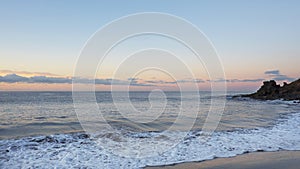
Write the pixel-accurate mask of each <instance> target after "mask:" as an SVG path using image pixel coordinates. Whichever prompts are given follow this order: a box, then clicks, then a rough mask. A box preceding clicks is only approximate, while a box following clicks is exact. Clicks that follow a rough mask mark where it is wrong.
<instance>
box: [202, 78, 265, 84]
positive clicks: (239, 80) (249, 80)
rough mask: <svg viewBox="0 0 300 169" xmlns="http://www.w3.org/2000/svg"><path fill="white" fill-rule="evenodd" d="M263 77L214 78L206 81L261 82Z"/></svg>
mask: <svg viewBox="0 0 300 169" xmlns="http://www.w3.org/2000/svg"><path fill="white" fill-rule="evenodd" d="M264 80H265V79H262V78H258V79H223V78H220V79H216V80H207V81H208V82H217V83H218V82H220V83H221V82H227V83H236V82H261V81H264Z"/></svg>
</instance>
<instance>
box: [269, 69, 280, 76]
mask: <svg viewBox="0 0 300 169" xmlns="http://www.w3.org/2000/svg"><path fill="white" fill-rule="evenodd" d="M265 74H266V75H279V74H280V72H279V70H267V71H265Z"/></svg>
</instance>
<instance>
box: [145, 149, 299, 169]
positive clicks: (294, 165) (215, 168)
mask: <svg viewBox="0 0 300 169" xmlns="http://www.w3.org/2000/svg"><path fill="white" fill-rule="evenodd" d="M159 168H163V169H179V168H185V169H203V168H205V169H227V168H230V169H283V168H285V169H300V151H278V152H255V153H248V154H243V155H238V156H236V157H230V158H217V159H214V160H209V161H203V162H189V163H181V164H176V165H171V166H160V167H147V169H159Z"/></svg>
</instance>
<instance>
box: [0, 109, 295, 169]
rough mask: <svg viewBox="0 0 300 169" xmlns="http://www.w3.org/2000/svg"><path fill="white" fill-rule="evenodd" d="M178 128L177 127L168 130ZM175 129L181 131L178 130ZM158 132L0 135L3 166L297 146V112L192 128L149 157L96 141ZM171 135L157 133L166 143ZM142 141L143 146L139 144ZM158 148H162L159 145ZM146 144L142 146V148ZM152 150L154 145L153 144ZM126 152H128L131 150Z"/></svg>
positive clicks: (136, 164)
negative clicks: (235, 125)
mask: <svg viewBox="0 0 300 169" xmlns="http://www.w3.org/2000/svg"><path fill="white" fill-rule="evenodd" d="M172 134H176V133H172ZM177 134H179V135H180V134H182V133H180V132H178V133H177ZM157 135H159V133H155V132H148V133H133V134H127V135H123V136H121V137H122V138H116V137H112V136H113V135H110V134H108V135H106V136H104V135H103V136H102V137H100V140H98V141H96V140H97V139H95V138H93V137H87V135H85V134H59V135H52V136H38V137H27V138H22V139H15V140H1V141H0V167H1V168H21V167H23V168H30V167H32V168H37V167H41V168H54V167H57V168H70V167H72V168H73V167H88V168H141V167H145V166H155V165H166V164H174V163H180V162H188V161H202V160H208V159H213V158H216V157H231V156H235V155H238V154H243V153H246V152H255V151H277V150H300V113H294V114H288V115H287V118H284V119H282V120H279V121H278V123H277V124H276V125H275V126H273V127H269V128H256V129H247V130H237V131H222V132H221V131H220V132H215V133H214V134H213V135H212V136H211V137H209V138H207V137H204V136H203V133H201V131H191V132H189V133H188V135H187V136H186V137H185V139H184V140H183V141H182V142H181V143H180V144H178V145H177V146H176V147H174V148H172V149H170V150H169V151H167V152H165V153H158V154H156V156H152V157H147V158H127V157H124V156H123V157H122V156H118V155H117V154H114V153H111V152H109V150H108V149H106V148H101V146H97V143H96V142H98V143H101V142H103V141H110V142H112V144H115V145H117V144H116V142H124V141H126V142H130V143H132V144H134V143H135V142H137V139H139V140H140V141H141V140H143V142H142V143H144V148H150V149H151V147H147V142H148V143H150V142H151V141H152V143H153V142H155V140H156V139H157V137H156V136H157ZM170 137H171V135H169V136H165V137H160V139H165V141H166V143H167V142H168V141H170V139H171V138H170ZM142 147H143V146H142ZM159 148H163V147H162V146H160V147H159ZM146 151H148V150H145V152H146ZM153 151H155V149H154V148H153ZM129 153H130V152H129Z"/></svg>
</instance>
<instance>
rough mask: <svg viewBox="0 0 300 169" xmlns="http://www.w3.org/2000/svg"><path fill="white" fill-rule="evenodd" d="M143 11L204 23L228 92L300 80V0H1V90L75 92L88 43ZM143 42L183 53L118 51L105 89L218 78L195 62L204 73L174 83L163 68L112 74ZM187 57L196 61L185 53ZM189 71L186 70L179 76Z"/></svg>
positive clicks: (103, 81) (101, 74) (102, 77)
mask: <svg viewBox="0 0 300 169" xmlns="http://www.w3.org/2000/svg"><path fill="white" fill-rule="evenodd" d="M139 12H162V13H168V14H172V15H175V16H179V17H181V18H184V19H186V20H187V21H189V22H191V23H192V24H194V25H195V26H197V27H198V28H199V29H200V30H201V31H202V32H203V33H204V34H205V35H206V36H207V37H208V39H209V40H210V41H211V42H212V44H213V45H214V47H215V49H216V51H217V52H218V55H219V57H220V59H221V61H222V65H223V67H224V73H225V75H226V77H225V79H219V81H220V82H224V81H226V82H227V85H228V90H245V91H254V90H256V89H257V88H258V87H259V86H260V85H261V84H262V81H264V80H270V79H275V80H277V81H279V82H281V83H282V82H283V81H288V82H290V81H292V80H294V79H297V78H299V75H300V69H299V66H300V64H299V63H300V48H299V44H300V2H299V1H297V0H295V1H292V0H287V1H279V0H264V1H260V0H253V1H246V0H228V1H221V0H211V1H199V0H194V1H192V0H190V1H189V0H188V1H177V0H164V1H161V0H151V1H150V0H131V1H128V0H120V1H114V0H112V1H92V0H89V1H79V0H74V1H71V0H61V1H59V0H53V1H48V0H35V1H33V0H28V1H26V3H25V2H23V1H16V0H3V1H0V22H1V24H0V25H1V26H0V37H1V38H0V91H10V90H71V83H72V76H73V73H74V67H75V65H76V61H77V57H78V56H79V54H80V51H81V49H82V48H83V46H84V45H85V43H86V41H87V40H88V39H89V38H90V37H91V36H92V35H93V34H94V33H95V32H96V31H97V30H99V29H100V28H101V27H103V26H104V25H106V24H107V23H110V22H111V21H113V20H115V19H118V18H120V17H123V16H126V15H130V14H134V13H139ZM120 29H121V28H120ZM139 42H142V44H147V45H151V44H152V45H153V44H156V45H157V44H159V45H161V46H162V47H166V46H172V47H173V49H175V48H176V47H175V46H176V44H174V43H172V42H169V40H166V39H164V38H161V37H160V38H157V37H150V38H149V37H148V38H147V37H140V38H136V39H133V40H132V41H131V42H130V41H129V42H127V45H126V44H125V45H123V47H122V46H120V47H119V50H117V49H118V48H117V49H116V50H115V51H112V53H111V54H110V55H109V56H107V59H106V60H105V62H104V63H105V64H104V65H103V66H102V67H101V68H99V70H98V73H97V75H96V77H95V78H96V84H97V89H98V90H109V89H110V85H111V83H112V80H114V82H117V83H116V84H114V85H116V86H119V87H120V88H119V89H122V86H123V85H124V84H128V81H129V82H130V83H131V84H132V87H133V89H135V90H148V89H152V88H155V87H156V86H160V87H162V88H164V89H166V90H173V89H176V84H177V83H182V84H184V85H187V86H188V85H189V83H190V82H196V83H197V85H199V88H200V89H202V90H207V89H209V83H210V79H209V77H208V76H207V74H205V70H204V67H201V65H200V66H199V67H198V66H197V65H193V63H192V62H191V64H190V65H189V66H190V68H191V69H192V71H193V72H195V74H196V77H195V78H194V79H191V78H189V77H187V76H185V75H184V74H183V73H182V75H181V76H178V78H176V79H172V78H171V76H166V75H165V74H164V73H162V72H157V71H153V72H148V73H147V72H145V73H142V74H138V75H137V76H136V77H132V75H130V74H128V75H127V74H126V71H127V70H129V69H130V68H131V67H134V64H132V63H133V62H131V64H130V63H129V64H128V65H127V67H126V66H125V67H124V69H123V72H122V73H124V72H125V73H124V74H122V76H112V75H113V72H114V71H116V67H117V63H118V62H119V61H120V60H122V57H124V56H123V55H124V53H126V51H127V52H128V51H129V48H130V50H133V49H136V46H138V47H143V45H141V43H139ZM136 43H138V44H139V45H136ZM144 46H146V45H144ZM176 49H181V48H180V47H179V48H176ZM183 50H184V49H182V50H181V51H183ZM141 57H142V56H141ZM160 58H162V57H160ZM165 58H167V55H166V57H165ZM181 58H182V59H183V60H189V59H188V56H186V55H184V54H183V55H182V56H181ZM145 60H146V62H148V60H147V59H144V61H145ZM162 60H163V59H162ZM165 60H166V59H165ZM166 62H168V61H167V60H166ZM170 63H173V62H170ZM173 68H174V66H173ZM181 72H183V71H182V69H180V68H178V69H177V72H176V73H175V74H176V75H177V74H180V73H181ZM89 80H90V79H88V78H86V79H84V80H83V81H89ZM84 85H85V83H84V82H83V83H82V86H84Z"/></svg>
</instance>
